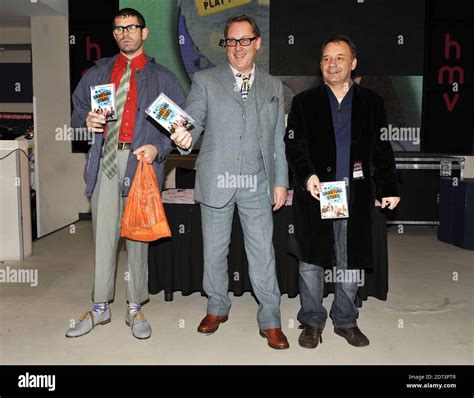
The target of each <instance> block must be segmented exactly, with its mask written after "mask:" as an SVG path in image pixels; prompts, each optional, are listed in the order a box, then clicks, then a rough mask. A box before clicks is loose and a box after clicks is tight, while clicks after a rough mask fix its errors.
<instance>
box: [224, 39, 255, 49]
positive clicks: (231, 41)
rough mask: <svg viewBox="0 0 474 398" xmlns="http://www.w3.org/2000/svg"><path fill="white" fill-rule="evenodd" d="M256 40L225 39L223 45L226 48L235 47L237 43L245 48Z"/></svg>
mask: <svg viewBox="0 0 474 398" xmlns="http://www.w3.org/2000/svg"><path fill="white" fill-rule="evenodd" d="M256 39H257V37H243V38H242V39H225V40H224V43H225V45H226V46H227V47H235V46H236V45H237V43H239V44H240V45H241V46H244V47H247V46H250V43H252V42H253V41H254V40H256Z"/></svg>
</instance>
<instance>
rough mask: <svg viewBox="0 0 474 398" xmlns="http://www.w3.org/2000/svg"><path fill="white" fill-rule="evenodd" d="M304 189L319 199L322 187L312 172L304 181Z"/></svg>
mask: <svg viewBox="0 0 474 398" xmlns="http://www.w3.org/2000/svg"><path fill="white" fill-rule="evenodd" d="M306 189H307V190H308V191H309V193H310V194H311V196H312V197H313V198H316V199H318V200H319V194H320V193H321V191H322V188H321V184H320V183H319V178H318V176H317V175H315V174H313V175H312V176H311V177H309V178H308V181H307V182H306Z"/></svg>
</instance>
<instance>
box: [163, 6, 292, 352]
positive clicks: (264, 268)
mask: <svg viewBox="0 0 474 398" xmlns="http://www.w3.org/2000/svg"><path fill="white" fill-rule="evenodd" d="M224 37H225V44H226V48H227V58H228V64H226V65H223V66H219V67H216V68H213V69H208V70H205V71H202V72H198V73H196V74H195V75H194V76H193V85H192V88H191V92H190V93H189V96H188V98H187V108H186V111H187V112H188V113H189V114H190V116H191V117H192V118H194V119H195V121H196V128H195V129H192V130H191V132H188V131H186V130H184V129H183V128H179V129H177V131H176V132H175V133H174V134H173V135H172V136H171V139H172V140H174V142H175V143H176V145H178V147H181V148H185V149H187V151H183V153H188V152H189V151H190V150H191V148H192V145H193V143H195V142H196V141H197V139H198V138H199V136H200V135H201V133H202V131H203V129H204V128H205V133H204V135H203V141H202V146H201V148H200V150H199V156H198V158H197V174H196V186H195V199H196V200H197V201H199V202H200V203H201V217H202V233H203V244H204V281H203V287H204V290H205V292H206V293H207V296H208V305H207V315H206V316H205V317H204V319H203V320H202V321H201V324H200V325H199V327H198V332H200V333H205V334H211V333H214V332H215V331H216V330H217V328H218V327H219V325H220V324H221V323H223V322H225V321H227V319H228V314H229V309H230V300H229V297H228V286H229V275H228V267H227V254H228V252H229V243H230V235H231V228H232V218H233V214H234V209H235V208H237V211H238V212H239V217H240V222H241V224H242V229H243V232H244V243H245V250H246V253H247V259H248V263H249V276H250V281H251V283H252V287H253V291H254V293H255V296H256V298H257V300H258V301H259V307H258V313H257V321H258V326H259V329H260V330H259V334H260V335H261V336H262V337H264V338H266V339H267V343H268V345H269V346H270V347H272V348H274V349H285V348H288V347H289V344H288V341H287V339H286V337H285V335H284V334H283V332H282V330H281V320H280V291H279V288H278V283H277V279H276V270H275V252H274V249H273V243H272V236H273V215H272V207H273V211H276V210H278V209H279V208H281V207H282V206H284V205H285V202H286V195H287V187H288V165H287V162H286V158H285V145H284V142H283V136H284V134H285V127H284V124H285V120H284V116H285V115H284V99H283V85H282V83H281V81H279V80H278V79H275V78H273V77H272V76H270V75H269V74H268V73H266V72H264V71H263V70H261V69H259V68H258V67H257V66H256V65H255V63H254V60H255V57H256V55H257V52H258V50H259V49H260V45H261V41H262V38H261V35H260V29H259V28H258V26H257V24H256V23H255V21H254V20H253V19H252V18H251V17H249V16H246V15H238V16H235V17H231V18H230V19H229V20H228V21H227V24H226V27H225V31H224ZM224 175H230V176H233V177H242V176H244V177H247V181H255V180H256V181H257V184H256V185H257V186H256V187H253V186H252V187H250V186H247V187H235V186H222V184H219V181H220V180H221V178H220V177H222V176H224ZM248 177H250V178H248ZM229 185H230V184H229ZM255 188H256V189H255Z"/></svg>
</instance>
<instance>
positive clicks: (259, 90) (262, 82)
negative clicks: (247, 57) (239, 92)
mask: <svg viewBox="0 0 474 398" xmlns="http://www.w3.org/2000/svg"><path fill="white" fill-rule="evenodd" d="M254 86H255V93H254V94H255V99H256V101H257V112H260V109H262V106H263V105H264V104H265V99H266V97H267V94H268V79H267V78H265V75H263V74H262V73H261V72H260V69H259V68H258V67H257V65H255V81H254ZM250 91H252V90H250ZM247 100H248V98H247ZM280 101H283V98H280Z"/></svg>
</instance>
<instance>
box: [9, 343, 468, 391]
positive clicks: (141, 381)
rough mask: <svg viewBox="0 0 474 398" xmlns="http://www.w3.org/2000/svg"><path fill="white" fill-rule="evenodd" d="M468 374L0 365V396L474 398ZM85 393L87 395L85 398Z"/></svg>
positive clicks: (423, 369) (459, 369) (451, 369)
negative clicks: (188, 394) (145, 394)
mask: <svg viewBox="0 0 474 398" xmlns="http://www.w3.org/2000/svg"><path fill="white" fill-rule="evenodd" d="M104 354H105V355H106V353H104ZM223 355H225V354H224V353H223ZM104 358H105V357H104ZM315 361H317V352H315ZM471 373H472V366H444V365H441V366H415V365H410V366H406V365H403V366H391V365H390V366H373V365H371V366H321V365H320V366H239V367H234V366H205V367H199V366H172V367H170V366H63V367H61V366H16V367H12V366H2V367H1V368H0V378H1V384H0V394H1V396H2V398H8V397H12V396H18V395H17V394H21V395H19V396H26V395H35V394H38V392H42V393H45V394H46V395H48V394H50V393H51V394H54V393H56V394H58V395H59V394H60V393H63V392H68V393H69V392H76V393H82V395H81V396H90V393H102V394H103V393H105V392H111V391H120V392H132V393H135V394H136V393H137V392H142V391H148V392H153V393H154V394H153V395H150V396H155V395H157V396H160V393H162V392H164V391H172V392H174V391H176V392H178V391H184V392H194V391H196V392H198V391H199V392H208V393H209V390H212V394H222V393H223V392H276V391H278V392H299V391H310V392H312V393H313V394H314V395H315V396H317V395H318V393H322V392H348V393H349V396H353V394H354V393H358V392H364V396H367V395H365V394H366V393H368V394H371V393H377V394H378V393H380V392H388V393H390V392H393V393H402V394H403V395H398V396H403V397H405V396H429V397H439V396H448V397H472V392H473V383H472V377H471ZM209 378H210V379H209ZM85 392H87V393H88V394H87V395H83V394H84V393H85ZM313 394H312V395H313ZM59 396H65V395H63V394H61V395H59ZM68 396H71V395H69V394H68ZM356 396H360V395H356ZM369 396H372V395H369ZM374 396H375V395H374ZM384 396H386V395H384ZM378 397H380V395H378Z"/></svg>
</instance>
